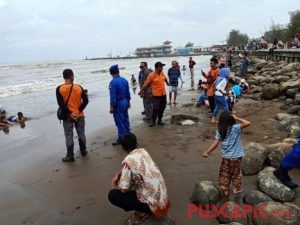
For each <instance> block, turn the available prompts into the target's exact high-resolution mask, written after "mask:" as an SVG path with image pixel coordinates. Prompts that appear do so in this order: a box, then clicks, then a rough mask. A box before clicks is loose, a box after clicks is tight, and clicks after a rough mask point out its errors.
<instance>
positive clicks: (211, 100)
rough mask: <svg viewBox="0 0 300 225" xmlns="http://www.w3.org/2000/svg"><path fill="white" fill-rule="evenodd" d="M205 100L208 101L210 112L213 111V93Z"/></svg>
mask: <svg viewBox="0 0 300 225" xmlns="http://www.w3.org/2000/svg"><path fill="white" fill-rule="evenodd" d="M207 100H208V102H209V107H210V111H211V113H213V112H214V110H215V106H216V105H215V96H214V95H213V96H208V97H207Z"/></svg>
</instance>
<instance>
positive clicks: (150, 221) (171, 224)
mask: <svg viewBox="0 0 300 225" xmlns="http://www.w3.org/2000/svg"><path fill="white" fill-rule="evenodd" d="M129 219H130V217H128V218H127V219H126V220H125V221H124V222H123V225H127V221H128V220H129ZM139 225H175V221H174V220H173V219H172V218H171V217H170V216H169V215H167V216H164V217H163V218H160V219H156V218H154V217H153V216H149V217H147V218H146V219H145V220H144V221H142V222H141V223H139Z"/></svg>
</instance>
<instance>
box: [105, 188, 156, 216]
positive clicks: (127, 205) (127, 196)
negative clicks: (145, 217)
mask: <svg viewBox="0 0 300 225" xmlns="http://www.w3.org/2000/svg"><path fill="white" fill-rule="evenodd" d="M108 200H109V201H110V203H111V204H113V205H114V206H117V207H119V208H121V209H123V210H125V211H126V212H127V211H139V212H145V213H151V211H150V209H149V206H148V205H147V204H146V203H141V202H139V200H138V199H137V196H136V193H135V191H130V192H125V193H122V192H121V191H120V190H117V189H112V190H110V191H109V194H108Z"/></svg>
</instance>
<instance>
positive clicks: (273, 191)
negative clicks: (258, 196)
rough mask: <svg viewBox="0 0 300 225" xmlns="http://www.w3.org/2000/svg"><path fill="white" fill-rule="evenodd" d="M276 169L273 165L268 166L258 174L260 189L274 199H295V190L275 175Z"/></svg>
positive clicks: (286, 200)
mask: <svg viewBox="0 0 300 225" xmlns="http://www.w3.org/2000/svg"><path fill="white" fill-rule="evenodd" d="M274 170H275V169H274V168H273V167H266V168H265V169H264V170H262V171H260V172H259V174H258V176H257V185H258V188H259V190H260V191H262V192H264V193H265V194H266V195H268V196H269V197H271V198H273V199H274V200H278V201H284V202H292V201H293V200H294V199H295V192H294V191H293V190H291V189H290V188H288V187H287V186H285V185H284V184H282V183H281V182H280V180H278V179H277V178H276V177H275V176H274V174H273V171H274Z"/></svg>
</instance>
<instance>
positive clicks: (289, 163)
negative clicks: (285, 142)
mask: <svg viewBox="0 0 300 225" xmlns="http://www.w3.org/2000/svg"><path fill="white" fill-rule="evenodd" d="M295 136H296V138H297V143H296V144H295V145H294V146H293V147H292V149H291V150H290V152H289V153H288V154H287V155H286V156H285V157H284V158H283V159H282V160H281V162H280V166H279V168H278V169H276V170H275V171H274V172H273V173H274V175H275V176H276V177H277V178H278V179H279V180H280V181H281V182H282V183H283V184H284V185H286V186H288V187H289V188H291V189H294V188H297V187H298V184H296V183H294V182H293V181H292V179H291V178H290V176H289V174H288V173H289V171H290V170H291V169H294V168H300V129H297V130H296V131H295Z"/></svg>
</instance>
